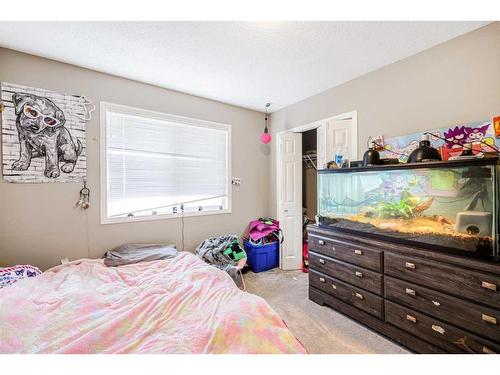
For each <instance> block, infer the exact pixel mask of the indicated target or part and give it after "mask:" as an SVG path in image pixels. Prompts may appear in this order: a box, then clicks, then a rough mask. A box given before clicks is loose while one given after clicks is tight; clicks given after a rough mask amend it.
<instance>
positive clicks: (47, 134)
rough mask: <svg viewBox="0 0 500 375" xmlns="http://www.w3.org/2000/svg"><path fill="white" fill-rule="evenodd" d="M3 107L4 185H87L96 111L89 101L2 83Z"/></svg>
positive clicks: (81, 97)
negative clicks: (89, 126)
mask: <svg viewBox="0 0 500 375" xmlns="http://www.w3.org/2000/svg"><path fill="white" fill-rule="evenodd" d="M1 101H2V102H3V105H4V106H5V109H4V111H3V112H2V154H3V158H2V164H3V177H4V180H5V181H6V182H81V181H83V179H84V178H85V177H86V173H87V163H86V159H87V158H86V137H85V133H86V121H88V120H89V119H90V116H91V113H92V111H93V110H94V109H95V107H93V106H91V102H90V101H89V100H88V99H86V98H85V97H84V96H80V95H69V94H62V93H59V92H55V91H49V90H45V89H39V88H34V87H28V86H21V85H15V84H11V83H5V82H2V83H1ZM91 107H92V108H91Z"/></svg>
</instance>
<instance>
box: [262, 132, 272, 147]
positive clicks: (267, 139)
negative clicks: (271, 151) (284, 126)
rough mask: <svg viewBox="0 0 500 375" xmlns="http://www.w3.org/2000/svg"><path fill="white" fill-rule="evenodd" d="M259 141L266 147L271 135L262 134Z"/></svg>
mask: <svg viewBox="0 0 500 375" xmlns="http://www.w3.org/2000/svg"><path fill="white" fill-rule="evenodd" d="M260 141H261V142H262V143H264V144H266V145H267V144H268V143H269V142H271V134H269V133H262V135H261V136H260Z"/></svg>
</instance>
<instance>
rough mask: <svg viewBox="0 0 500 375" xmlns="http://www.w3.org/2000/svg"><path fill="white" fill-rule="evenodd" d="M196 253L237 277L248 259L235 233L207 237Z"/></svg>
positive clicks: (209, 262)
mask: <svg viewBox="0 0 500 375" xmlns="http://www.w3.org/2000/svg"><path fill="white" fill-rule="evenodd" d="M196 255H198V257H200V258H201V259H203V260H204V261H205V262H207V263H208V264H211V265H213V266H215V267H217V268H219V269H221V270H223V271H226V272H227V273H228V274H229V275H230V276H232V277H236V275H237V274H238V271H241V269H242V268H243V267H244V266H245V264H246V259H247V254H246V253H245V250H243V248H242V247H241V244H240V239H239V237H238V236H235V235H234V234H229V235H225V236H219V237H211V238H208V239H206V240H205V241H203V242H202V243H201V244H199V245H198V247H197V248H196Z"/></svg>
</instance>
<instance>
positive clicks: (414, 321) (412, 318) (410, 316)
mask: <svg viewBox="0 0 500 375" xmlns="http://www.w3.org/2000/svg"><path fill="white" fill-rule="evenodd" d="M406 320H409V321H410V322H412V323H416V322H417V318H415V317H414V316H413V315H408V314H406Z"/></svg>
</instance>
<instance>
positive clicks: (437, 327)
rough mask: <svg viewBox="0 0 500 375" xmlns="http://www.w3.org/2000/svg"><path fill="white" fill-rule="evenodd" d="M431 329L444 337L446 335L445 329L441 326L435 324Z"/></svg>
mask: <svg viewBox="0 0 500 375" xmlns="http://www.w3.org/2000/svg"><path fill="white" fill-rule="evenodd" d="M431 328H432V330H433V331H436V332H437V333H440V334H442V335H444V333H445V330H444V328H443V327H441V326H438V325H435V324H433V325H432V327H431Z"/></svg>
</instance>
